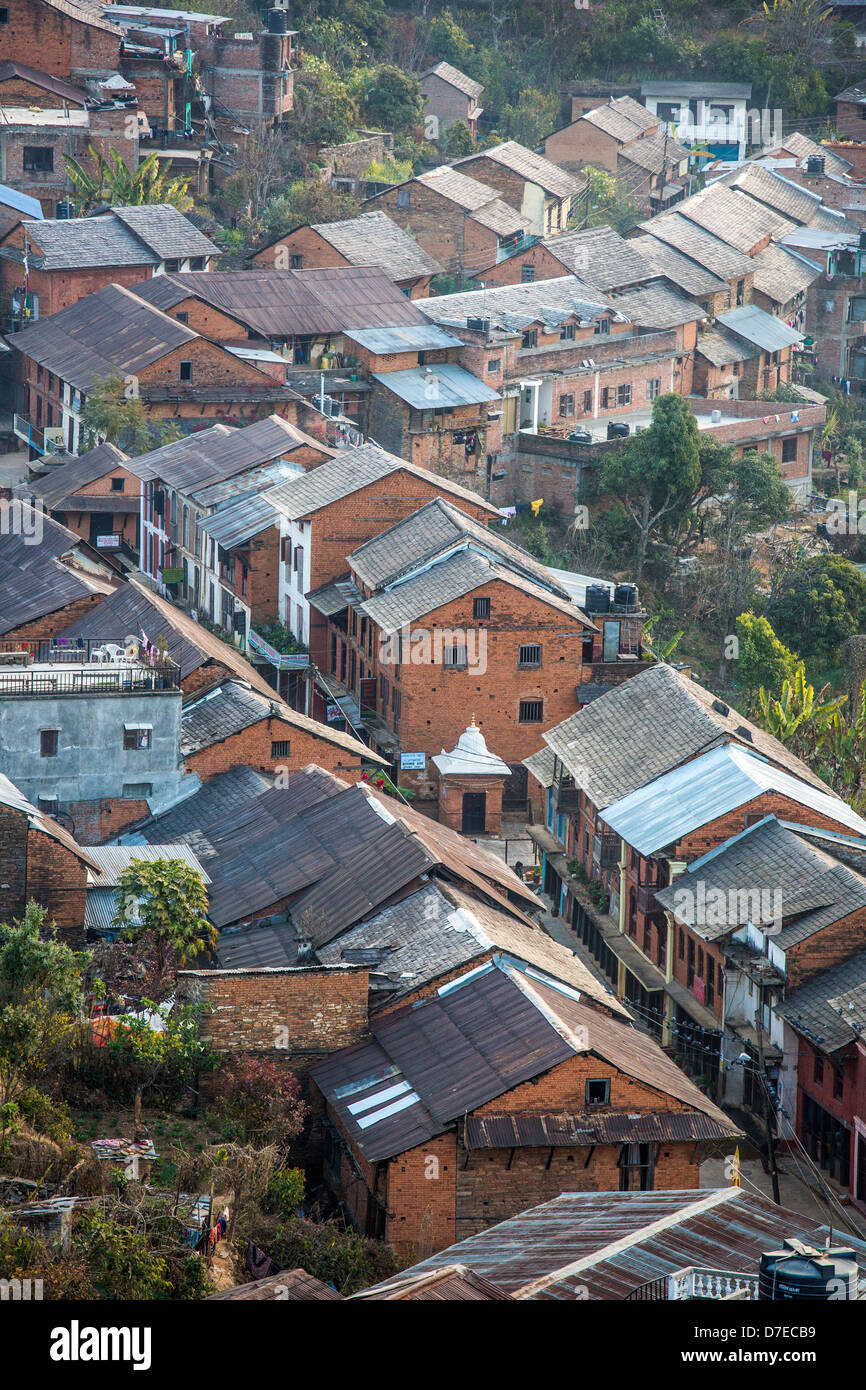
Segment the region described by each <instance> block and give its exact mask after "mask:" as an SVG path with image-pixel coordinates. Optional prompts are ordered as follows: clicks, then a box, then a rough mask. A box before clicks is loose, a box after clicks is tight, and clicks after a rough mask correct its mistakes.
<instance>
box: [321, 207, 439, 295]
mask: <svg viewBox="0 0 866 1390" xmlns="http://www.w3.org/2000/svg"><path fill="white" fill-rule="evenodd" d="M311 225H312V229H313V231H314V232H318V233H319V236H320V237H323V238H324V240H325V241H327V242H328V243H329V244H330V245H331V246H333V247H334V249H335V250H336V251H339V253H340V255H341V256H345V258H346V260H347V261H348V262H349V264H350V265H377V266H380V267H381V269H382V270H384V271H386V272H387V273H388V275H389V276H390V278H391V279H392V280H408V279H410V278H411V277H413V276H421V275H438V274H439V273H440V272H441V270H442V266H441V265H440V264H439V262H438V261H435V260H434V259H433V257H432V256H430V255H428V254H427V252H426V251H425V250H424V249H423V247H421V246H419V245H418V243H417V241H415V239H414V237H411V236H410V235H409V233H408V232H405V231H404V230H403V228H402V227H398V226H397V223H396V222H392V221H391V218H390V217H388V215H387V214H386V213H384V212H362V213H361V215H360V217H351V218H348V219H347V220H346V221H344V222H314V223H312V224H311Z"/></svg>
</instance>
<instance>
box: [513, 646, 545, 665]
mask: <svg viewBox="0 0 866 1390" xmlns="http://www.w3.org/2000/svg"><path fill="white" fill-rule="evenodd" d="M517 664H518V666H540V665H541V643H540V642H529V643H527V644H526V645H525V646H522V647H519V648H518V650H517Z"/></svg>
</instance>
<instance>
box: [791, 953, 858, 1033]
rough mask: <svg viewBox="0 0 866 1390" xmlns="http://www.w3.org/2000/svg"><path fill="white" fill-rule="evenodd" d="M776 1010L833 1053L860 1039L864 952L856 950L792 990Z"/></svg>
mask: <svg viewBox="0 0 866 1390" xmlns="http://www.w3.org/2000/svg"><path fill="white" fill-rule="evenodd" d="M775 1010H776V1013H778V1014H779V1015H780V1016H781V1017H782V1018H784V1019H786V1020H787V1021H788V1023H790V1025H791V1027H792V1028H794V1029H795V1030H796V1031H798V1032H801V1033H805V1035H806V1037H807V1038H809V1040H810V1041H814V1042H817V1043H818V1045H819V1046H820V1048H821V1050H822V1051H824V1052H836V1051H837V1050H838V1049H839V1048H840V1047H845V1046H847V1045H850V1044H851V1043H852V1042H854V1041H855V1039H857V1038H862V1036H863V1030H864V1029H866V951H858V952H857V954H856V955H853V956H849V957H848V959H847V960H844V961H842V962H841V963H840V964H839V965H834V966H831V967H830V969H829V970H822V971H821V972H820V974H818V975H816V976H815V977H814V979H811V980H809V981H808V983H807V984H804V985H800V986H799V988H798V989H793V990H791V991H790V992H789V993H788V994H787V995H786V997H785V999H784V1000H783V1001H782V1002H781V1003H779V1004H776V1006H775ZM840 1011H841V1012H840Z"/></svg>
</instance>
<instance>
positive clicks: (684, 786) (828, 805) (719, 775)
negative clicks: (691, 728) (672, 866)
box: [590, 702, 866, 857]
mask: <svg viewBox="0 0 866 1390" xmlns="http://www.w3.org/2000/svg"><path fill="white" fill-rule="evenodd" d="M599 703H600V702H599ZM591 708H592V706H590V709H591ZM767 792H775V793H777V794H778V795H779V796H783V797H786V798H789V799H791V800H792V801H794V802H795V803H796V804H797V805H798V806H802V807H806V808H808V810H809V811H811V812H814V813H815V814H816V815H817V816H818V817H822V816H826V817H827V818H828V819H829V820H830V821H831V822H835V823H836V824H837V825H839V826H842V827H844V828H845V829H846V830H851V831H853V832H854V833H855V834H857V835H859V836H861V837H862V836H863V835H864V834H866V820H864V819H863V818H862V816H858V815H857V813H856V812H855V811H853V810H852V809H851V807H850V806H849V805H848V803H847V802H846V801H843V800H842V799H841V797H838V796H836V795H835V793H827V792H822V791H818V790H817V789H816V788H814V787H811V786H809V785H808V784H807V783H805V782H801V781H800V780H799V779H798V778H796V777H792V776H791V774H790V773H788V772H782V771H781V770H780V769H779V768H775V767H773V766H772V764H770V763H768V762H767V761H766V759H765V758H762V757H760V756H756V754H755V752H754V750H752V749H748V750H747V749H746V748H743V747H742V746H740V745H735V744H725V745H724V746H723V747H720V748H713V749H711V750H710V751H709V752H707V753H701V754H700V755H699V756H698V757H696V758H693V759H691V760H690V761H689V762H686V763H683V764H681V765H680V766H679V767H676V768H673V769H672V770H671V771H670V772H666V773H663V774H662V775H661V776H660V777H656V778H655V779H653V780H652V781H650V782H647V783H645V784H644V786H642V787H638V788H637V790H635V791H633V792H629V793H628V795H627V796H624V797H621V798H620V800H618V801H614V802H613V803H612V804H610V805H609V806H606V807H605V808H604V812H603V818H604V821H605V823H606V824H607V825H609V826H610V828H611V830H613V831H614V832H615V833H616V834H617V835H619V836H621V838H622V839H623V840H624V841H625V843H626V844H627V845H631V846H632V848H633V849H636V850H637V851H638V852H639V853H640V854H642V855H644V856H645V857H649V856H650V855H653V854H656V853H658V851H659V850H661V849H664V848H665V847H666V846H668V845H675V844H676V843H677V842H678V841H679V840H681V839H682V838H683V837H684V836H685V835H687V834H689V833H690V832H691V831H693V830H697V829H699V828H700V827H701V826H704V825H708V824H709V823H710V822H711V821H714V820H716V819H717V818H718V817H719V816H724V815H727V814H729V813H730V812H731V811H734V810H737V809H738V808H739V807H741V806H747V805H748V804H749V803H750V802H752V801H754V800H755V799H756V798H757V797H760V796H763V795H764V794H766V793H767Z"/></svg>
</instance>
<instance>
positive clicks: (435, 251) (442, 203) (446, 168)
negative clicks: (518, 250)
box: [364, 165, 533, 284]
mask: <svg viewBox="0 0 866 1390" xmlns="http://www.w3.org/2000/svg"><path fill="white" fill-rule="evenodd" d="M364 206H365V207H366V208H369V209H375V210H376V211H382V212H385V213H386V214H387V215H388V217H390V218H391V220H392V221H393V222H396V223H397V226H398V227H402V228H403V229H404V231H406V232H409V233H410V234H411V235H412V236H413V237H414V239H415V240H416V241H417V243H418V245H419V246H421V247H423V249H424V250H425V251H426V252H427V254H428V255H430V256H432V257H433V259H434V260H436V261H438V262H439V264H440V265H443V266H444V267H445V269H446V271H447V272H448V274H449V275H453V276H454V277H455V279H457V280H458V281H459V282H460V283H461V284H462V283H463V282H464V281H465V280H468V279H472V277H473V276H474V275H475V274H476V273H477V272H478V271H479V270H480V268H481V267H482V266H485V265H490V264H491V263H492V262H493V261H495V260H496V259H497V256H498V255H499V252H500V250H501V249H502V248H505V247H509V248H510V247H513V246H514V245H515V244H516V243H517V242H519V241H520V240H521V238H522V237H523V236H524V235H525V234H526V233H527V232H529V231H530V230H531V229H532V222H533V218H532V215H531V214H530V213H526V212H523V211H521V210H519V207H518V206H515V205H514V204H512V203H510V202H508V201H506V200H505V199H503V198H502V197H500V195H499V193H498V191H497V186H496V185H495V184H493V183H487V182H484V181H483V178H482V176H481V175H480V174H479V175H478V176H476V175H475V173H474V172H473V171H472V170H470V169H464V168H458V167H457V166H456V165H455V166H453V167H452V166H450V165H442V166H441V167H440V168H438V169H428V170H427V171H426V172H425V173H423V174H419V175H418V176H417V177H416V178H414V179H409V180H408V181H407V182H406V183H401V184H396V185H395V186H394V187H393V188H386V189H385V190H383V192H381V193H376V194H374V195H373V197H371V198H368V199H367V201H366V203H365V204H364Z"/></svg>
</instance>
